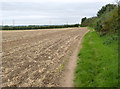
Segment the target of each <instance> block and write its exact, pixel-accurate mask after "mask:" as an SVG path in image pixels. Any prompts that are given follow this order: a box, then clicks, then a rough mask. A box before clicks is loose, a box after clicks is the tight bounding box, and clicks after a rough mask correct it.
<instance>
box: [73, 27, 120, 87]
mask: <svg viewBox="0 0 120 89" xmlns="http://www.w3.org/2000/svg"><path fill="white" fill-rule="evenodd" d="M89 29H90V32H88V33H87V34H86V35H85V36H84V38H83V42H82V49H81V50H80V52H79V54H78V56H79V59H78V62H77V67H76V71H75V79H74V84H75V87H116V86H118V43H117V42H118V40H117V35H115V34H113V35H105V36H102V37H100V36H99V35H98V34H97V33H96V32H95V31H94V30H93V29H92V28H89Z"/></svg>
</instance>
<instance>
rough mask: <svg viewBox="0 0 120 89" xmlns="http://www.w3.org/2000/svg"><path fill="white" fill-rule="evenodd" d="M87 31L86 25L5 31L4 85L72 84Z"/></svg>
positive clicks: (3, 44)
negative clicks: (80, 46)
mask: <svg viewBox="0 0 120 89" xmlns="http://www.w3.org/2000/svg"><path fill="white" fill-rule="evenodd" d="M86 32H88V29H87V28H67V29H48V30H47V29H43V30H42V29H41V30H31V31H3V32H2V35H3V40H2V50H3V55H2V86H3V87H7V86H16V87H53V86H60V87H61V86H63V87H65V86H67V87H68V86H73V77H74V69H75V65H76V60H77V53H78V49H79V45H80V42H81V39H82V37H83V36H84V34H85V33H86ZM67 75H68V76H67ZM63 82H64V83H63Z"/></svg>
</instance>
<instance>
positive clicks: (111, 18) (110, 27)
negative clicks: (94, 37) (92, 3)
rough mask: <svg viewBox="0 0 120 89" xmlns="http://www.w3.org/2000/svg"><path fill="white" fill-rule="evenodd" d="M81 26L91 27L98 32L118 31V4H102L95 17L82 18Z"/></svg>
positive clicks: (119, 26)
mask: <svg viewBox="0 0 120 89" xmlns="http://www.w3.org/2000/svg"><path fill="white" fill-rule="evenodd" d="M81 26H82V27H84V26H89V27H93V28H94V29H95V30H96V31H97V32H99V33H100V34H106V33H116V32H118V30H120V6H119V5H116V4H107V5H106V6H103V7H102V8H101V9H100V10H99V11H98V13H97V16H96V17H91V18H86V17H84V18H82V21H81Z"/></svg>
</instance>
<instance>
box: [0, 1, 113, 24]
mask: <svg viewBox="0 0 120 89" xmlns="http://www.w3.org/2000/svg"><path fill="white" fill-rule="evenodd" d="M0 2H1V3H0V4H2V5H0V7H1V8H2V14H3V16H0V18H3V20H4V23H5V24H11V23H12V20H13V19H14V20H15V21H16V24H49V22H50V21H52V23H53V24H64V23H66V22H69V23H79V22H80V19H81V18H83V17H85V16H86V17H92V16H95V15H96V13H97V11H98V10H99V9H100V8H101V7H102V6H103V5H105V4H108V3H114V2H115V1H114V0H0ZM0 11H1V10H0ZM0 15H1V14H0Z"/></svg>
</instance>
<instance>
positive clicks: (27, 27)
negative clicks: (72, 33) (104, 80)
mask: <svg viewBox="0 0 120 89" xmlns="http://www.w3.org/2000/svg"><path fill="white" fill-rule="evenodd" d="M78 26H79V24H74V25H48V26H39V25H29V26H7V25H6V26H3V27H2V30H30V29H53V28H69V27H78Z"/></svg>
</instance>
